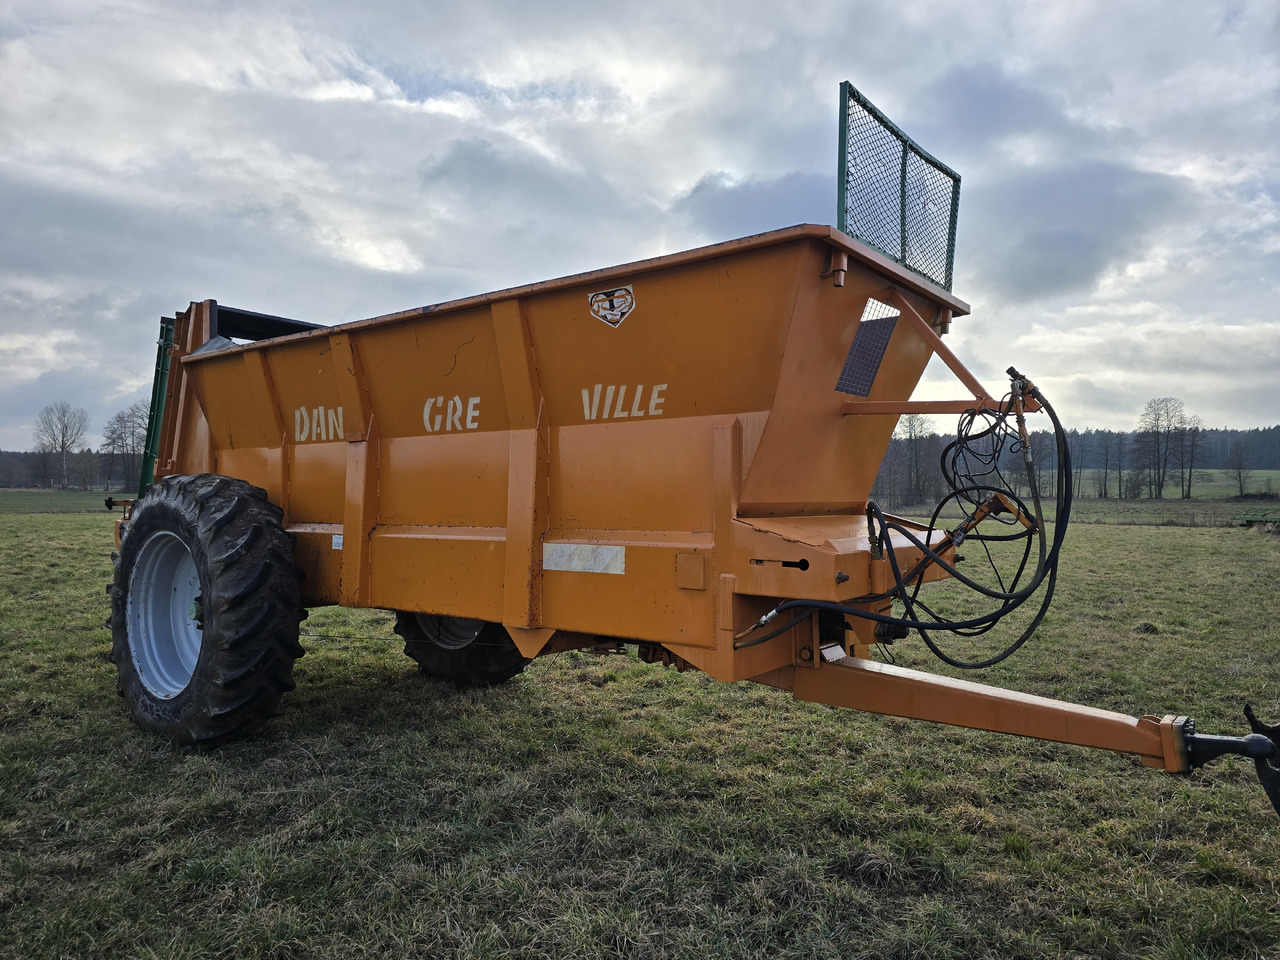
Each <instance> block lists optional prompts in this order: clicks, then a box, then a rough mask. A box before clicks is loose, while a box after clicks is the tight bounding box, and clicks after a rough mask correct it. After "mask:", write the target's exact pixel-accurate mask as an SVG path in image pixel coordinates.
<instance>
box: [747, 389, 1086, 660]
mask: <svg viewBox="0 0 1280 960" xmlns="http://www.w3.org/2000/svg"><path fill="white" fill-rule="evenodd" d="M1010 373H1011V375H1015V372H1014V371H1012V370H1011V371H1010ZM1017 379H1019V380H1021V379H1022V378H1021V377H1020V376H1018V377H1017ZM1015 388H1016V385H1015ZM1031 395H1032V396H1033V397H1034V398H1035V400H1036V401H1037V402H1038V403H1039V404H1040V407H1041V409H1043V410H1044V411H1045V413H1047V414H1048V416H1049V420H1050V422H1051V423H1052V424H1053V432H1054V439H1055V448H1056V452H1057V454H1058V469H1057V494H1056V497H1055V501H1056V507H1057V513H1056V516H1055V523H1054V533H1053V540H1052V544H1047V543H1046V537H1045V528H1046V526H1047V524H1046V522H1045V519H1044V515H1043V507H1042V504H1041V501H1040V491H1039V487H1038V485H1037V483H1036V480H1035V475H1034V471H1033V470H1032V468H1031V460H1030V457H1029V456H1027V455H1026V454H1025V452H1024V453H1023V461H1024V468H1025V469H1026V473H1027V482H1028V486H1029V489H1030V491H1031V496H1032V501H1033V503H1034V505H1035V506H1034V516H1035V529H1034V530H1030V529H1029V530H1027V531H1026V532H1023V533H1018V534H1012V535H1008V536H990V535H985V534H984V535H974V536H973V538H972V539H974V540H977V541H979V542H982V541H993V542H994V541H1013V540H1018V539H1026V541H1027V542H1026V546H1025V548H1024V550H1023V555H1022V559H1021V561H1020V563H1019V565H1018V569H1017V571H1016V572H1015V574H1014V576H1013V577H1012V579H1011V580H1010V582H1009V586H1008V587H1007V588H1005V589H1003V590H992V589H990V588H988V587H985V586H984V585H982V584H980V583H977V582H976V581H974V580H972V579H970V578H969V577H966V576H965V575H964V574H962V573H961V572H960V571H959V570H957V569H956V568H955V566H954V564H951V563H948V562H947V561H946V560H945V559H944V558H943V557H942V556H941V555H940V554H939V553H938V552H937V551H936V550H934V549H933V548H932V546H931V545H930V541H931V538H932V533H933V531H934V530H935V529H937V526H936V525H937V521H938V515H939V513H940V511H941V509H942V507H943V506H945V504H946V503H947V502H948V501H949V500H951V499H956V500H957V501H959V500H962V499H963V500H967V501H968V502H970V503H973V504H975V506H976V505H978V504H979V503H980V498H978V497H977V496H974V495H975V494H978V493H981V492H982V491H990V492H993V493H1002V494H1004V495H1005V496H1007V497H1009V499H1010V500H1012V501H1014V505H1015V506H1016V507H1017V509H1018V511H1019V513H1020V514H1021V515H1022V516H1027V515H1028V511H1027V510H1026V509H1025V508H1026V506H1027V505H1026V504H1025V503H1024V502H1023V501H1022V500H1021V499H1020V498H1018V497H1017V496H1016V495H1013V494H1012V493H1011V492H1010V491H1007V490H1003V489H1000V488H997V487H993V486H989V485H985V484H970V485H967V486H960V485H959V484H958V482H957V481H958V475H957V474H956V473H955V472H954V471H953V470H952V469H950V467H949V466H948V459H949V457H948V454H949V453H950V452H951V451H953V450H956V451H958V453H957V456H961V455H963V456H970V455H972V456H978V455H977V454H973V453H971V452H970V451H968V449H967V447H966V446H965V444H966V443H968V442H971V441H972V440H974V439H980V438H982V437H987V436H993V435H995V434H996V431H997V429H998V428H999V425H1000V423H1001V422H1003V421H1005V420H1006V419H1007V418H1008V415H1009V413H1010V412H1011V411H1012V412H1015V413H1016V414H1017V415H1018V417H1019V421H1020V423H1019V431H1018V436H1019V444H1020V446H1024V445H1025V442H1026V441H1024V440H1022V438H1023V437H1025V436H1026V432H1025V423H1023V422H1021V421H1022V418H1021V410H1020V408H1019V407H1017V406H1015V404H1013V403H1012V402H1010V403H1009V404H1007V405H1005V404H1002V405H1001V409H1000V411H999V416H995V417H992V418H990V422H989V423H988V425H987V426H986V427H985V428H984V429H983V430H982V431H981V432H979V433H978V434H967V433H966V427H967V426H972V424H973V423H974V422H975V421H976V419H977V417H978V416H979V415H982V416H989V414H988V412H987V411H970V412H969V413H967V414H965V415H964V418H962V420H961V424H960V427H959V437H958V438H957V440H956V441H955V442H954V443H952V444H950V445H948V447H947V448H946V450H945V451H944V453H943V464H942V469H943V473H944V476H945V477H946V479H947V482H948V484H949V485H950V486H951V488H952V492H951V493H950V494H949V495H948V496H947V497H946V498H944V500H943V501H942V503H940V504H939V505H938V507H937V509H936V510H935V511H934V514H933V517H932V518H931V519H930V525H929V530H928V532H927V533H926V534H925V540H924V541H921V540H920V539H919V538H918V537H917V536H916V535H915V533H914V532H913V531H912V530H910V529H908V528H907V527H904V526H903V525H901V524H898V523H893V522H890V521H888V520H886V518H885V516H884V513H883V512H882V511H881V510H880V507H879V506H878V505H877V504H875V503H874V502H869V503H868V504H867V510H868V520H869V522H871V521H874V525H873V528H872V533H873V535H874V538H875V540H876V545H877V547H878V548H879V549H880V550H882V551H883V553H884V555H885V558H886V559H887V560H888V561H889V567H890V570H891V572H892V574H893V580H894V587H893V588H892V589H891V590H888V591H886V592H884V593H881V594H876V595H873V596H866V597H860V598H857V601H854V602H874V601H877V600H889V599H897V600H899V601H900V602H901V603H902V604H903V607H904V609H905V611H906V614H907V615H906V616H904V617H896V616H893V615H890V614H881V613H874V612H872V611H870V610H864V609H861V608H859V607H855V606H851V605H850V603H837V602H834V601H826V600H789V601H786V602H784V603H781V604H779V605H778V606H776V607H774V608H773V610H771V611H770V612H769V613H767V614H766V615H765V616H764V617H762V618H761V619H760V620H759V621H757V623H756V629H759V628H763V627H765V626H767V625H768V624H769V623H771V622H772V621H773V620H774V619H775V618H776V617H777V616H778V615H779V614H781V613H783V612H784V611H786V610H793V609H804V610H805V611H806V612H805V613H803V614H801V615H800V616H798V617H794V618H792V619H791V620H789V621H788V622H787V623H785V624H784V625H782V626H780V627H775V628H774V629H773V630H771V631H769V632H768V633H766V634H763V635H761V636H759V637H751V639H749V640H745V639H743V640H740V641H739V642H738V643H736V644H735V649H742V648H745V647H750V646H755V645H756V644H759V643H764V642H765V641H767V640H771V639H773V638H774V637H776V636H779V635H780V634H782V633H785V632H786V631H787V630H790V629H791V628H792V627H794V626H796V624H798V623H800V622H802V621H803V620H806V619H808V618H809V617H811V616H812V615H813V614H814V613H815V612H817V611H818V610H832V611H835V612H837V613H841V614H844V615H846V616H852V617H857V618H859V619H863V620H870V621H873V622H876V623H886V624H891V625H895V626H901V627H906V628H907V629H911V630H916V631H918V632H919V633H920V635H921V637H922V638H923V639H924V642H925V644H926V645H927V646H928V648H929V650H930V652H932V653H933V654H934V656H936V657H938V659H940V660H942V661H943V662H944V663H947V664H950V665H951V666H954V667H958V668H961V669H965V670H977V669H982V668H984V667H990V666H994V665H995V664H997V663H1000V662H1001V661H1002V660H1005V659H1006V658H1008V657H1009V656H1011V655H1012V654H1013V653H1015V652H1016V651H1017V650H1018V649H1019V648H1021V647H1022V645H1023V644H1024V643H1026V641H1027V640H1028V639H1029V638H1030V637H1031V635H1032V634H1033V633H1034V632H1035V631H1036V629H1037V628H1038V627H1039V625H1040V624H1041V622H1042V621H1043V620H1044V617H1045V615H1046V613H1048V610H1049V605H1050V603H1051V602H1052V600H1053V594H1054V590H1055V588H1056V586H1057V578H1058V560H1059V557H1060V554H1061V550H1062V544H1063V542H1064V540H1065V537H1066V529H1067V525H1068V523H1069V521H1070V517H1071V501H1072V496H1073V490H1072V486H1071V484H1072V473H1071V449H1070V447H1069V445H1068V444H1067V440H1066V432H1065V431H1064V430H1063V429H1062V423H1061V421H1060V420H1059V419H1058V416H1057V413H1056V411H1054V409H1053V406H1052V405H1051V404H1050V403H1049V402H1048V401H1047V400H1046V399H1045V398H1044V396H1043V395H1042V394H1041V393H1040V391H1039V389H1038V388H1035V387H1032V388H1031ZM1003 442H1004V441H1000V442H999V443H993V445H992V453H991V456H990V462H991V463H992V464H993V467H992V469H991V470H990V471H987V473H993V472H994V473H996V474H997V476H1000V474H999V468H998V465H997V461H998V459H999V454H1000V449H1001V447H1002V446H1003ZM1001 480H1002V482H1003V477H1001ZM984 519H985V518H984ZM877 529H878V533H877ZM891 532H896V533H899V534H901V535H902V536H903V537H905V538H906V539H907V540H908V541H909V542H910V543H911V544H912V545H913V546H915V547H916V548H917V549H918V550H919V551H920V552H921V554H922V556H921V559H920V560H919V561H917V563H916V564H915V566H913V567H912V568H911V570H910V571H909V572H908V573H907V575H906V576H904V575H903V572H902V570H901V569H900V567H899V566H898V558H897V555H896V552H895V551H894V548H893V542H892V539H891V537H890V533H891ZM1033 536H1034V537H1035V539H1036V540H1037V542H1038V543H1039V547H1040V549H1039V556H1038V558H1037V563H1036V567H1035V570H1034V572H1033V573H1032V575H1031V577H1030V581H1029V582H1028V583H1027V585H1026V586H1024V587H1022V588H1021V589H1018V588H1017V585H1018V583H1019V582H1020V581H1021V580H1022V577H1023V575H1024V574H1025V573H1026V565H1027V562H1028V560H1029V559H1030V555H1031V540H1032V537H1033ZM935 563H936V564H937V565H938V566H939V567H940V568H941V569H943V570H945V571H946V572H947V573H948V574H950V575H951V576H952V577H953V578H954V579H956V580H957V581H959V582H960V583H962V584H964V585H965V586H967V587H969V588H970V589H972V590H974V591H975V592H977V593H980V594H982V595H983V596H986V597H989V598H990V599H994V600H999V601H1000V605H999V607H997V608H996V609H995V610H994V611H992V612H991V613H988V614H984V615H982V616H979V617H971V618H969V619H966V620H940V619H938V617H937V615H936V614H934V613H933V612H932V611H931V610H930V609H929V608H928V606H926V605H925V604H924V603H922V602H920V601H919V600H918V596H919V591H920V588H921V586H922V585H923V574H924V571H925V569H926V568H927V567H928V566H929V565H930V564H935ZM993 569H994V567H993ZM996 575H997V578H998V579H999V578H1000V575H999V572H998V571H997V572H996ZM1001 586H1002V587H1003V586H1004V583H1003V580H1002V579H1001ZM1041 586H1044V588H1045V592H1044V598H1043V600H1042V601H1041V603H1040V607H1039V609H1038V610H1037V611H1036V614H1035V616H1034V617H1033V618H1032V620H1031V623H1030V625H1029V626H1028V627H1027V628H1026V629H1025V630H1024V631H1023V632H1022V634H1021V635H1020V636H1019V637H1018V638H1017V639H1016V640H1014V641H1013V642H1012V643H1010V644H1009V645H1008V646H1007V647H1005V648H1004V649H1003V650H1002V651H1000V652H999V653H997V654H995V655H993V656H991V657H987V658H985V659H983V660H977V661H971V660H961V659H959V658H957V657H953V656H951V655H950V654H948V653H946V651H944V650H943V649H942V648H941V647H939V646H938V644H937V643H935V642H934V640H933V638H932V637H930V636H929V634H930V632H931V631H947V632H952V633H957V634H959V635H963V636H980V635H981V634H983V633H985V632H987V631H988V630H990V629H991V628H992V627H994V626H995V624H996V623H997V622H998V621H999V620H1001V619H1002V618H1003V617H1005V616H1006V615H1007V614H1009V613H1011V612H1012V611H1013V610H1014V609H1016V608H1017V607H1019V606H1021V605H1022V604H1023V603H1025V602H1026V601H1027V600H1028V599H1030V597H1031V596H1032V595H1034V594H1035V593H1036V591H1037V590H1039V588H1040V587H1041ZM912 588H913V589H912ZM917 607H919V609H921V610H923V611H924V612H925V613H927V614H928V615H929V617H930V618H931V619H929V620H922V619H921V618H920V617H919V616H918V615H917V613H916V608H917ZM961 631H969V632H966V633H961Z"/></svg>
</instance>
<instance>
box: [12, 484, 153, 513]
mask: <svg viewBox="0 0 1280 960" xmlns="http://www.w3.org/2000/svg"><path fill="white" fill-rule="evenodd" d="M108 496H113V497H116V498H117V499H119V498H121V497H135V496H137V493H136V492H134V493H112V494H108V493H103V492H102V491H101V490H5V489H0V515H2V514H6V513H9V514H12V513H106V511H107V508H106V504H105V503H104V502H103V501H104V500H106V498H107V497H108Z"/></svg>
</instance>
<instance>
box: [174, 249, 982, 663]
mask: <svg viewBox="0 0 1280 960" xmlns="http://www.w3.org/2000/svg"><path fill="white" fill-rule="evenodd" d="M833 249H836V250H846V251H847V252H848V253H849V254H851V256H849V258H848V259H849V263H848V270H847V272H846V274H845V283H844V286H842V287H836V286H834V285H833V283H832V280H831V277H830V275H827V276H824V271H825V270H826V266H827V263H828V261H829V259H830V257H831V252H832V250H833ZM881 259H882V258H878V255H874V254H872V253H871V252H870V251H867V250H866V249H865V248H861V247H859V246H858V245H857V244H855V243H854V242H853V241H851V240H849V239H848V238H847V237H844V236H843V235H840V234H837V233H835V232H833V231H831V230H829V229H826V228H816V227H802V228H790V229H788V230H783V231H777V232H775V233H773V234H769V235H763V236H761V237H757V238H747V239H745V240H743V241H736V242H734V243H730V244H723V245H719V246H717V247H712V248H707V249H706V250H704V251H691V252H689V253H685V254H678V255H673V256H671V257H667V258H661V259H659V260H655V261H648V262H644V263H640V264H633V265H624V266H621V267H616V268H611V269H610V270H607V271H598V272H596V273H594V274H585V275H581V276H578V277H570V278H565V279H563V280H558V281H551V282H548V283H546V284H539V285H535V286H532V287H527V288H522V289H520V290H516V291H509V292H505V293H503V294H494V295H489V296H486V297H481V298H472V299H471V300H467V301H459V302H456V303H453V304H443V305H440V306H438V307H434V308H424V309H423V310H417V311H408V312H406V313H404V314H400V315H393V316H389V317H384V318H375V319H373V320H370V321H361V322H359V323H355V324H348V325H346V326H344V327H341V328H334V329H332V330H316V331H312V332H307V333H303V334H299V335H297V336H293V337H288V338H281V339H279V340H275V341H268V342H265V343H262V344H256V345H249V346H243V347H234V348H230V349H227V350H224V351H219V352H215V353H212V354H207V355H201V356H194V357H189V358H188V359H187V360H186V361H185V362H184V363H183V365H182V369H183V371H184V373H185V374H188V375H189V380H190V382H191V387H190V389H189V390H188V395H189V396H190V397H191V398H192V400H191V403H189V404H188V406H187V409H186V412H185V413H184V416H186V417H187V420H184V421H183V424H184V427H183V434H182V436H183V439H182V441H181V443H180V445H179V446H180V448H181V449H182V450H183V451H186V450H187V448H188V447H190V451H189V455H187V459H186V460H185V461H184V462H185V463H187V464H189V465H191V466H193V467H199V466H201V464H202V460H201V456H202V454H201V453H200V444H201V443H205V444H206V446H207V448H208V449H210V450H212V452H213V458H214V463H215V464H216V466H217V468H218V469H221V470H223V471H224V472H227V473H228V474H231V475H236V476H243V477H245V479H249V480H250V481H251V482H255V483H258V484H259V485H261V486H263V487H264V488H265V489H267V490H269V491H271V493H272V496H273V499H275V498H276V496H277V494H278V496H279V502H281V503H282V505H283V506H284V508H285V513H286V523H287V524H288V525H289V527H290V529H291V530H293V531H294V532H295V534H297V536H298V559H299V562H300V563H301V564H302V566H303V567H304V569H305V570H306V573H307V581H306V584H305V590H306V593H307V596H308V599H309V600H310V601H311V602H342V603H345V604H351V605H359V604H368V605H373V606H383V607H389V608H396V609H405V610H421V611H426V612H433V613H441V614H449V615H456V616H465V617H480V618H484V619H489V620H496V621H503V622H508V623H510V624H511V625H512V626H514V627H520V628H528V629H535V630H536V629H538V628H550V629H559V630H570V631H576V632H580V633H596V634H603V635H608V636H619V637H627V638H631V639H643V640H652V641H657V642H665V643H668V644H669V645H672V646H673V647H677V648H679V649H681V650H686V651H690V656H691V657H696V658H697V659H696V660H695V662H697V663H698V665H699V666H701V667H703V668H704V669H708V670H709V671H710V672H712V673H714V674H715V675H716V676H719V677H722V678H730V677H736V676H739V675H743V673H742V671H750V670H756V671H759V670H767V669H773V668H774V667H775V666H777V665H778V664H777V663H776V662H775V661H776V660H777V658H778V657H779V656H780V653H779V648H780V647H785V646H786V645H787V644H788V643H790V642H791V640H790V639H789V638H787V637H784V638H782V642H781V643H780V644H775V643H773V642H771V643H769V644H764V645H761V647H760V648H752V649H751V650H743V651H734V650H733V649H732V638H733V635H734V633H735V631H737V630H741V629H742V628H743V627H744V626H745V625H746V624H749V623H750V622H751V620H752V619H753V618H754V617H757V616H759V615H760V613H762V612H763V611H764V610H766V609H768V606H769V604H771V603H772V602H774V601H775V600H776V599H783V598H787V597H809V598H814V599H828V598H832V599H838V598H839V596H841V595H843V596H852V595H857V593H859V592H864V591H865V590H866V584H867V583H868V582H870V581H873V580H874V576H873V572H872V567H871V566H870V565H869V563H868V559H867V552H868V548H867V545H866V540H865V522H864V521H863V520H862V518H861V510H862V508H863V504H864V502H865V499H866V496H867V493H868V491H869V488H870V485H871V482H872V479H873V478H874V475H875V472H876V468H877V466H878V463H879V460H880V458H881V456H882V454H883V451H884V449H885V447H886V445H887V444H888V440H889V436H890V434H891V432H892V429H893V426H894V424H895V422H896V417H895V416H893V415H881V416H846V415H845V412H846V411H845V408H846V406H847V405H848V404H849V403H850V402H851V401H850V398H849V397H848V396H847V395H845V394H842V393H839V392H837V391H836V389H835V386H836V381H837V379H838V377H839V374H840V370H841V366H842V364H843V362H844V358H845V356H846V354H847V353H848V351H849V347H850V344H851V343H852V340H853V337H854V335H855V333H856V330H857V327H858V322H859V318H860V317H861V315H862V310H863V308H864V306H865V305H866V302H867V299H868V297H870V296H877V297H881V298H883V297H886V296H888V297H890V298H891V299H892V297H902V298H904V299H905V302H909V303H911V304H912V305H913V307H914V308H915V309H916V310H918V312H919V313H920V314H921V315H922V316H924V317H926V318H929V317H932V316H933V315H934V314H935V313H936V312H937V310H938V309H939V308H940V307H941V306H944V305H945V308H946V309H948V310H951V311H953V312H955V313H963V312H965V310H966V309H967V308H965V306H964V304H962V303H961V302H959V301H956V300H954V298H951V297H950V296H949V295H947V294H945V293H943V292H941V291H934V290H932V288H929V287H928V286H927V285H924V284H922V283H921V282H920V281H919V280H918V278H913V277H912V276H908V275H907V274H906V273H905V272H904V271H901V270H899V269H898V268H896V267H892V266H891V265H888V266H886V264H885V263H881V262H880V261H881ZM890 286H892V287H893V289H894V290H896V293H893V294H890V293H888V292H887V291H888V288H889V287H890ZM601 298H604V300H606V301H608V302H609V303H614V302H615V301H616V302H618V303H626V304H628V305H629V306H630V307H631V310H630V313H625V314H623V315H618V316H606V315H604V314H601V313H599V312H596V313H593V310H595V309H596V308H597V307H598V305H599V302H600V300H601ZM593 304H595V306H593ZM200 310H204V311H205V312H207V305H199V309H197V310H194V311H193V314H192V316H193V317H194V318H195V319H194V320H193V321H192V322H193V324H194V326H193V327H192V329H197V328H198V326H199V323H198V321H199V318H200V316H203V314H202V313H200ZM188 340H191V338H190V337H189V338H188ZM192 342H194V341H192ZM929 356H930V348H929V346H928V344H926V343H925V342H924V340H923V339H922V338H921V337H920V336H919V335H918V334H916V333H914V331H913V330H912V329H911V328H910V327H909V326H908V324H905V323H904V324H901V325H900V329H898V330H897V331H896V332H895V333H894V336H893V338H892V340H891V342H890V347H889V350H888V352H887V353H886V356H885V359H884V361H883V364H882V369H881V373H880V375H879V377H878V378H877V380H876V382H875V387H874V389H873V391H872V394H871V397H870V398H869V400H877V399H884V400H898V399H906V398H908V397H909V396H910V394H911V391H912V389H913V388H914V386H915V383H916V381H917V380H918V378H919V376H920V373H921V372H922V371H923V369H924V365H925V364H926V363H927V361H928V358H929ZM853 402H856V401H853ZM197 403H198V404H200V406H199V407H197V406H196V404H197ZM202 413H203V416H202V415H201V414H202ZM206 423H207V424H208V427H207V428H206V427H205V426H204V425H205V424H206ZM202 429H203V430H205V433H204V435H203V438H202V434H201V432H200V431H201V430H202ZM204 438H207V439H204ZM205 456H207V454H206V455H205ZM204 469H209V465H205V466H204ZM749 516H757V517H762V518H767V517H779V518H781V519H779V520H778V523H779V524H781V525H774V526H769V525H767V524H766V523H765V521H764V520H763V519H762V520H760V521H759V522H755V523H754V525H753V523H752V522H742V521H740V520H739V519H738V518H739V517H749ZM797 516H800V519H798V520H797V519H794V518H795V517H797ZM786 517H792V518H793V519H792V520H786ZM805 518H808V520H809V521H811V522H814V523H816V524H817V526H812V527H804V526H796V524H801V523H802V521H803V520H804V519H805ZM787 524H791V526H788V525H787ZM819 528H820V529H819ZM859 538H861V539H859ZM802 559H803V560H805V561H806V563H807V566H806V567H805V568H803V569H801V568H800V567H798V566H797V565H796V561H798V560H802ZM837 573H839V574H842V575H847V576H849V577H850V578H851V579H850V580H848V581H838V580H837V578H836V575H837ZM839 583H845V584H846V586H845V587H844V588H843V590H844V591H845V592H843V593H842V592H841V590H840V589H839V588H838V584H839ZM855 587H856V588H858V589H855ZM698 650H703V651H707V652H706V653H705V654H702V653H697V652H696V651H698Z"/></svg>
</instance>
